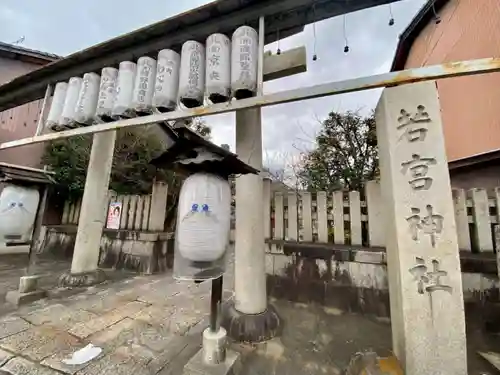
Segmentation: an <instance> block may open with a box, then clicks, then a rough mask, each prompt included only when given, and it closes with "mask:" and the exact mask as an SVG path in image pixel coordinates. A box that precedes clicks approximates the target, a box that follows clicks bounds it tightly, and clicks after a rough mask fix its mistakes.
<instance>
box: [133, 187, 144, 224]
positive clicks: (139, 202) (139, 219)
mask: <svg viewBox="0 0 500 375" xmlns="http://www.w3.org/2000/svg"><path fill="white" fill-rule="evenodd" d="M143 208H144V199H143V197H142V195H138V196H137V205H136V207H135V219H134V229H135V230H141V229H142V228H141V226H142V210H143Z"/></svg>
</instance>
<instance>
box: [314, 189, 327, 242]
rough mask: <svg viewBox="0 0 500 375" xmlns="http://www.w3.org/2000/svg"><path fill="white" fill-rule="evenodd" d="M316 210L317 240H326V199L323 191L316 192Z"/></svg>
mask: <svg viewBox="0 0 500 375" xmlns="http://www.w3.org/2000/svg"><path fill="white" fill-rule="evenodd" d="M316 202H317V204H316V210H317V213H318V241H319V242H328V200H327V195H326V192H325V191H318V192H317V193H316Z"/></svg>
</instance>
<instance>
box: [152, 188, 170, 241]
mask: <svg viewBox="0 0 500 375" xmlns="http://www.w3.org/2000/svg"><path fill="white" fill-rule="evenodd" d="M167 197H168V186H167V184H165V183H164V182H155V184H154V185H153V193H152V195H151V209H150V213H149V230H150V231H160V232H163V231H164V226H165V215H166V212H167Z"/></svg>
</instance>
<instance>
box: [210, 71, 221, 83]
mask: <svg viewBox="0 0 500 375" xmlns="http://www.w3.org/2000/svg"><path fill="white" fill-rule="evenodd" d="M210 79H212V80H214V81H219V80H220V74H219V72H216V71H213V72H210Z"/></svg>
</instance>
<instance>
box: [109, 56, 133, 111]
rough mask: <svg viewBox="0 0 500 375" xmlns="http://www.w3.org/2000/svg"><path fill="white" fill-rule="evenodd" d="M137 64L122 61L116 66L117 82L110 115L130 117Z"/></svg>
mask: <svg viewBox="0 0 500 375" xmlns="http://www.w3.org/2000/svg"><path fill="white" fill-rule="evenodd" d="M136 70H137V66H136V65H135V63H133V62H131V61H122V62H121V63H120V65H119V67H118V83H117V86H116V98H115V102H114V104H113V112H112V116H113V117H115V118H120V117H125V118H128V117H132V115H133V110H132V94H133V91H134V82H135V73H136Z"/></svg>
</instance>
